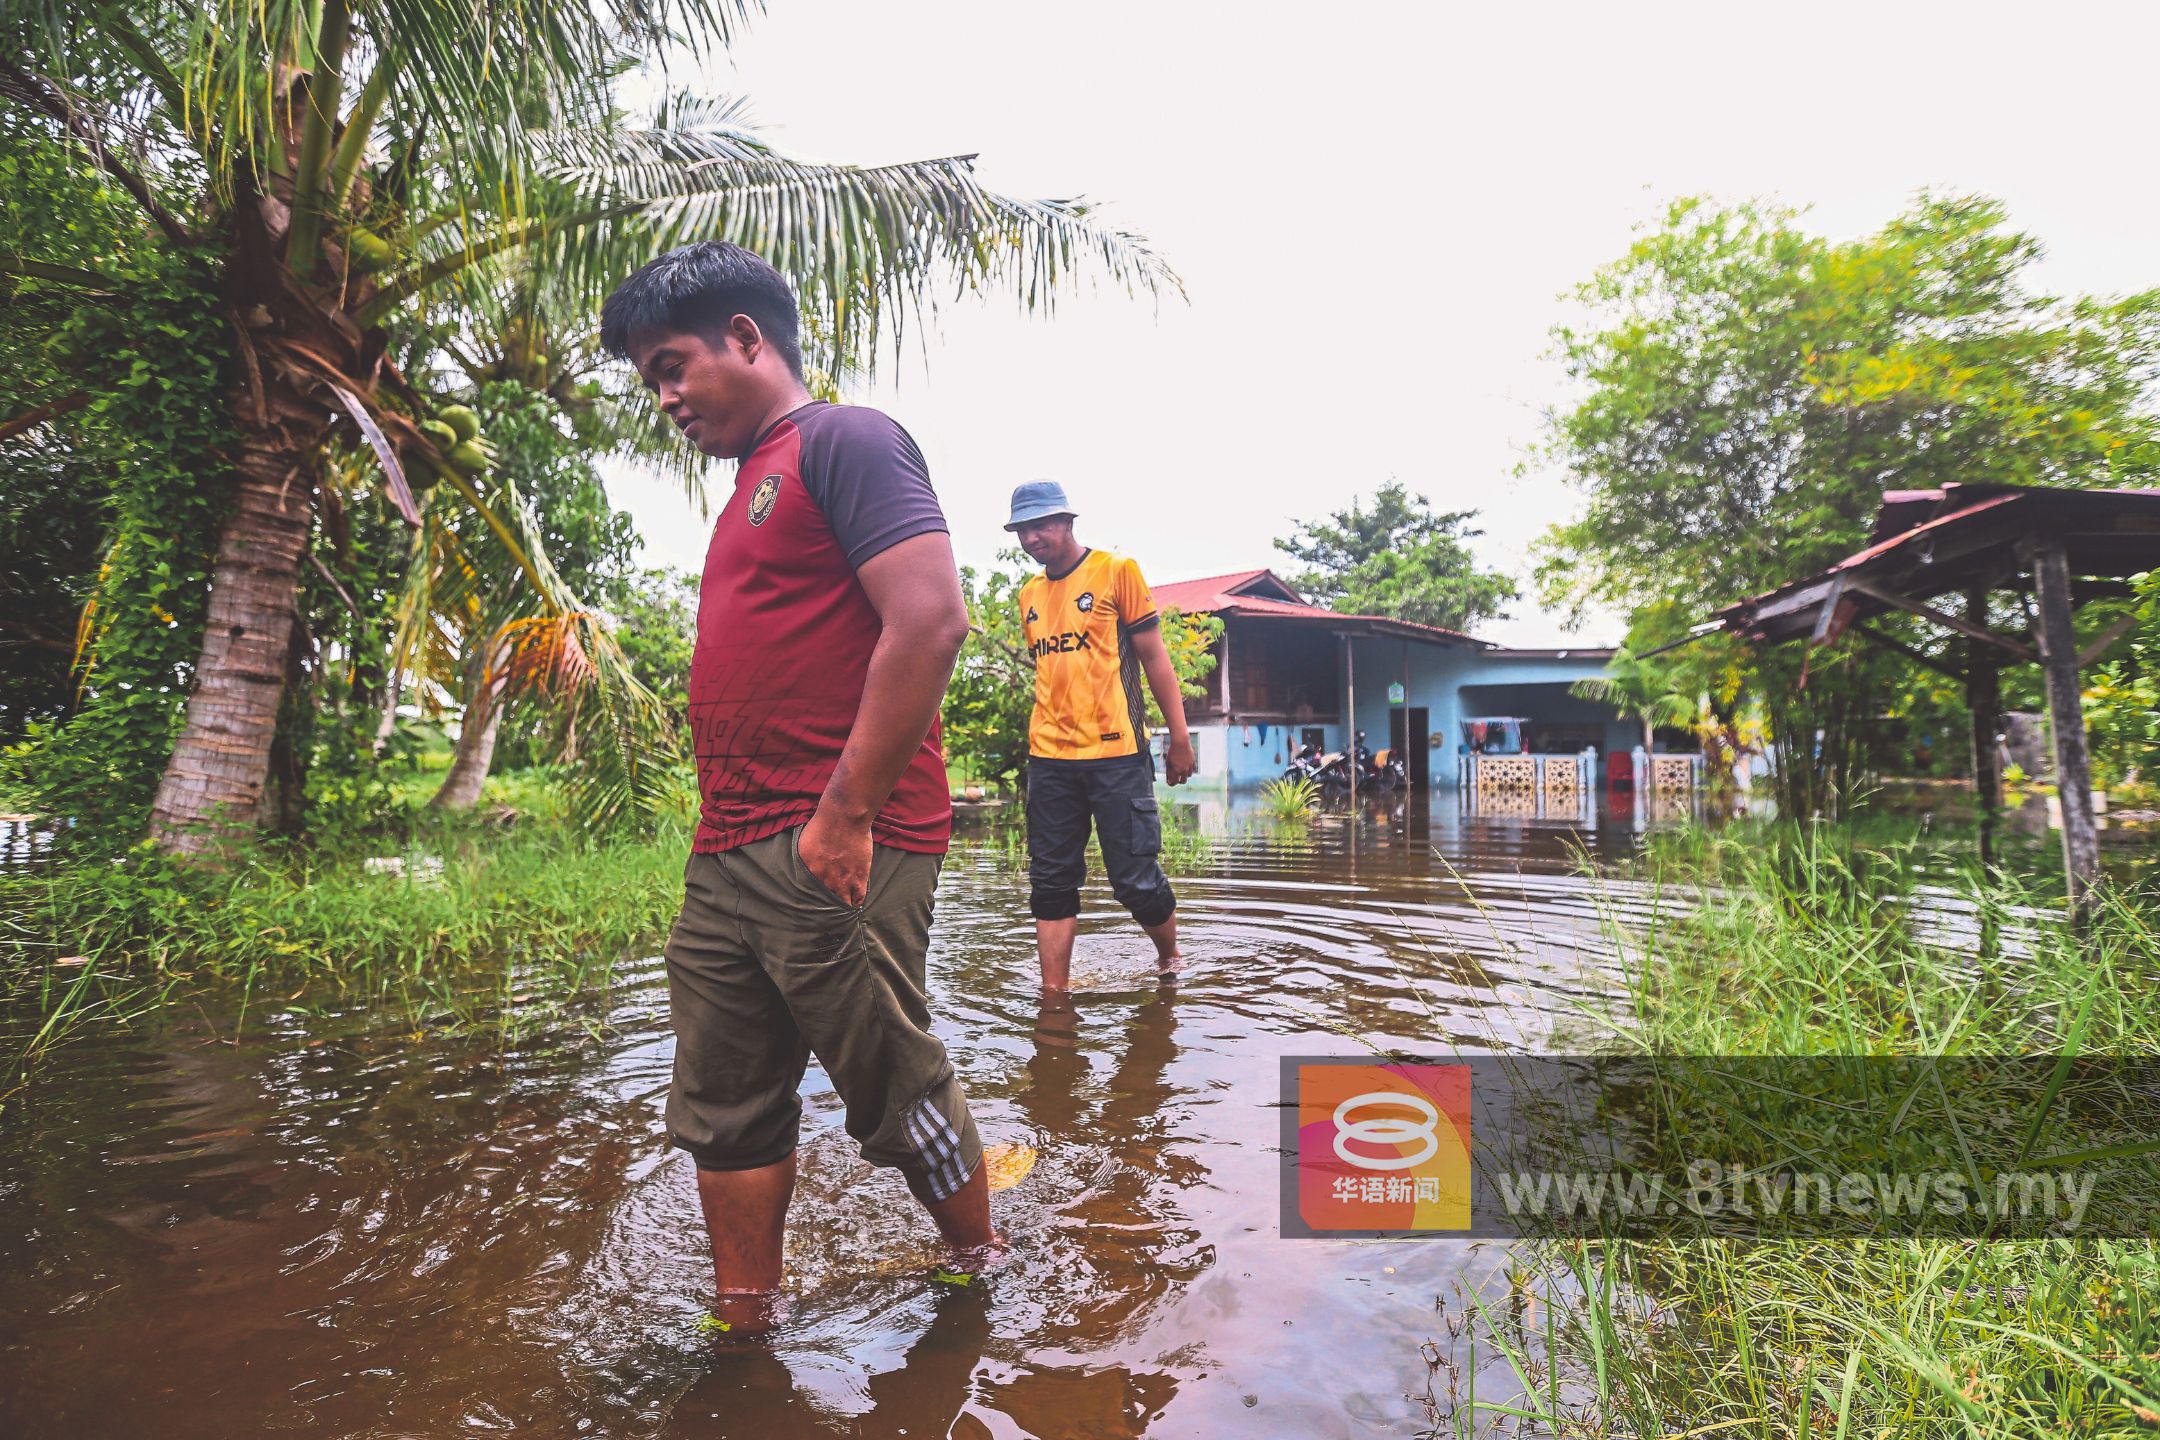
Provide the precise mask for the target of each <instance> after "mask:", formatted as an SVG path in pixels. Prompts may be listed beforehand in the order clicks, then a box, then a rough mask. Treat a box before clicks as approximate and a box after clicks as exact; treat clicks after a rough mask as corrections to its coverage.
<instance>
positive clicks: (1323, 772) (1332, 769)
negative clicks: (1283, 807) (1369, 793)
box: [1314, 730, 1407, 790]
mask: <svg viewBox="0 0 2160 1440" xmlns="http://www.w3.org/2000/svg"><path fill="white" fill-rule="evenodd" d="M1356 755H1357V762H1356V763H1357V783H1358V788H1359V789H1361V790H1399V789H1401V788H1402V787H1403V786H1404V785H1405V784H1406V783H1407V780H1406V777H1405V776H1404V773H1403V763H1402V757H1401V755H1400V754H1398V753H1397V752H1396V751H1393V750H1382V751H1381V752H1380V753H1379V754H1377V755H1375V754H1374V753H1373V752H1372V751H1370V750H1368V749H1366V748H1365V732H1364V731H1362V730H1360V731H1358V735H1357V749H1356ZM1350 765H1351V761H1350V757H1349V756H1347V755H1345V754H1343V753H1342V752H1341V751H1339V750H1338V751H1336V752H1335V753H1333V754H1331V755H1327V756H1323V757H1322V759H1321V762H1320V771H1319V773H1318V774H1317V775H1316V776H1314V778H1315V779H1317V780H1318V781H1319V782H1320V784H1321V786H1322V787H1323V788H1327V789H1343V790H1347V789H1349V788H1350Z"/></svg>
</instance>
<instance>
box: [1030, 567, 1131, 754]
mask: <svg viewBox="0 0 2160 1440" xmlns="http://www.w3.org/2000/svg"><path fill="white" fill-rule="evenodd" d="M1160 618H1161V617H1160V616H1158V615H1157V614H1156V613H1155V597H1154V596H1153V595H1152V594H1150V593H1149V591H1148V586H1147V581H1146V580H1144V579H1142V578H1141V576H1140V567H1139V565H1137V564H1136V563H1134V562H1133V561H1132V560H1130V559H1128V558H1126V557H1125V556H1123V555H1116V554H1112V553H1111V552H1110V551H1108V550H1090V551H1088V552H1087V553H1086V554H1085V555H1083V556H1081V557H1080V563H1079V564H1077V565H1075V566H1073V568H1072V569H1070V570H1068V571H1066V572H1065V573H1064V574H1063V575H1060V576H1059V577H1057V578H1056V579H1055V580H1053V579H1051V578H1050V576H1048V575H1047V574H1044V575H1038V576H1036V577H1035V578H1034V579H1032V580H1030V581H1028V582H1027V584H1025V585H1023V586H1021V587H1020V627H1021V632H1022V634H1023V636H1024V637H1025V638H1026V640H1027V647H1028V655H1029V657H1030V658H1031V659H1033V660H1034V662H1035V718H1034V720H1033V721H1032V722H1031V723H1030V724H1029V726H1028V753H1029V754H1030V755H1039V756H1041V757H1042V758H1044V759H1046V760H1104V759H1109V758H1111V757H1113V756H1118V755H1135V754H1138V753H1139V752H1140V750H1141V749H1142V748H1143V747H1144V746H1145V745H1146V743H1147V739H1146V737H1147V700H1146V698H1145V695H1144V693H1143V692H1142V690H1141V688H1140V680H1141V676H1140V660H1139V657H1138V656H1137V655H1135V654H1134V653H1133V647H1132V636H1133V635H1134V633H1135V632H1137V631H1141V630H1145V629H1147V628H1148V627H1149V626H1151V625H1155V624H1158V623H1159V622H1160Z"/></svg>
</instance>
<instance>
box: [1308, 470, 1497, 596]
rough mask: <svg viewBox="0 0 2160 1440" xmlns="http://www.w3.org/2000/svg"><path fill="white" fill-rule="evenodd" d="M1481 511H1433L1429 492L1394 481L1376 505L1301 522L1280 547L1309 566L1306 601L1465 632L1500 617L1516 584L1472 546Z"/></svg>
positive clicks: (1360, 504) (1357, 505)
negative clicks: (1491, 567)
mask: <svg viewBox="0 0 2160 1440" xmlns="http://www.w3.org/2000/svg"><path fill="white" fill-rule="evenodd" d="M1476 518H1477V512H1476V511H1475V510H1456V511H1450V512H1447V513H1444V514H1435V513H1434V512H1433V509H1432V504H1431V502H1430V501H1428V500H1427V499H1426V498H1425V497H1424V496H1423V495H1412V494H1411V493H1410V492H1409V490H1408V489H1407V488H1405V487H1404V486H1403V484H1402V483H1401V482H1400V481H1394V480H1391V481H1389V482H1388V483H1387V484H1385V485H1382V486H1381V487H1380V489H1379V491H1378V492H1377V493H1376V494H1374V496H1373V498H1372V500H1371V502H1370V504H1369V505H1368V504H1367V502H1365V501H1364V500H1353V501H1352V502H1351V504H1350V508H1349V509H1347V510H1338V511H1336V512H1335V513H1334V514H1332V515H1330V516H1328V517H1327V518H1326V519H1324V520H1311V521H1305V522H1303V523H1301V524H1299V526H1298V528H1297V533H1296V534H1294V535H1292V536H1291V537H1290V538H1288V539H1286V540H1277V541H1276V542H1275V548H1276V549H1278V550H1281V551H1283V552H1284V553H1285V554H1287V555H1289V556H1290V557H1291V558H1292V559H1294V560H1297V561H1299V562H1300V563H1302V564H1303V565H1304V566H1305V569H1304V570H1303V571H1301V572H1299V573H1298V574H1297V575H1295V576H1294V577H1292V583H1293V584H1295V585H1296V586H1297V587H1298V589H1299V590H1300V591H1301V592H1303V594H1304V595H1305V598H1306V599H1308V600H1311V601H1312V602H1313V603H1314V604H1316V605H1326V606H1328V607H1330V608H1331V609H1335V610H1341V611H1344V612H1346V613H1349V614H1354V615H1388V616H1393V617H1394V618H1395V619H1398V620H1414V621H1416V622H1417V623H1419V624H1421V625H1438V626H1441V627H1443V628H1445V629H1449V630H1467V629H1469V628H1470V627H1471V626H1473V625H1475V624H1477V622H1478V621H1480V620H1493V619H1499V618H1500V617H1502V616H1504V615H1505V614H1506V608H1507V605H1508V602H1510V601H1512V600H1514V599H1515V598H1517V594H1518V592H1517V590H1516V586H1515V582H1514V581H1513V580H1511V579H1509V578H1508V577H1507V576H1505V575H1503V574H1501V573H1499V572H1498V571H1495V570H1487V569H1484V568H1483V567H1481V566H1480V565H1479V564H1478V563H1477V557H1476V556H1475V555H1474V554H1472V553H1471V549H1470V545H1469V542H1470V541H1472V540H1475V539H1477V538H1478V537H1479V536H1480V535H1482V534H1484V533H1485V532H1484V531H1482V530H1474V529H1471V528H1470V522H1471V521H1472V520H1475V519H1476Z"/></svg>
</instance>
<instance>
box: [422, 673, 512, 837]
mask: <svg viewBox="0 0 2160 1440" xmlns="http://www.w3.org/2000/svg"><path fill="white" fill-rule="evenodd" d="M503 708H504V707H502V706H501V705H489V704H488V703H487V700H486V697H485V695H484V694H483V695H482V696H480V697H479V698H478V699H477V700H476V702H475V703H473V704H468V705H467V706H466V707H465V722H464V724H463V725H462V726H460V727H459V729H458V742H457V751H456V753H454V754H453V755H452V756H451V757H450V773H449V774H448V775H445V776H444V777H443V783H442V788H441V789H440V790H437V791H436V792H435V798H434V799H432V800H430V801H429V802H428V804H429V805H431V806H432V807H434V808H435V809H437V810H470V809H472V808H473V806H475V805H477V804H479V803H480V790H481V787H482V786H484V785H486V784H487V777H488V766H490V765H491V764H493V763H494V760H495V736H496V734H497V732H499V731H500V730H501V729H502V717H503ZM483 714H484V718H483Z"/></svg>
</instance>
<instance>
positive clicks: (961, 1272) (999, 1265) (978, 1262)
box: [936, 1228, 1012, 1287]
mask: <svg viewBox="0 0 2160 1440" xmlns="http://www.w3.org/2000/svg"><path fill="white" fill-rule="evenodd" d="M1011 1254H1012V1237H1011V1236H1010V1235H1008V1234H1006V1233H1005V1231H1004V1230H1003V1229H1001V1228H993V1229H992V1230H991V1232H990V1242H989V1243H988V1244H986V1245H975V1246H971V1247H969V1248H968V1249H965V1250H962V1249H960V1248H958V1247H957V1246H951V1245H948V1246H946V1247H945V1259H944V1261H943V1262H942V1263H941V1264H939V1266H938V1268H937V1275H936V1279H937V1280H938V1281H939V1282H940V1283H942V1284H946V1285H958V1286H963V1287H966V1286H973V1285H977V1284H980V1283H981V1282H982V1281H983V1280H985V1279H987V1278H989V1276H990V1275H991V1274H992V1273H994V1272H996V1271H998V1270H1001V1269H1003V1268H1004V1265H1005V1260H1006V1257H1008V1256H1009V1255H1011Z"/></svg>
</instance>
